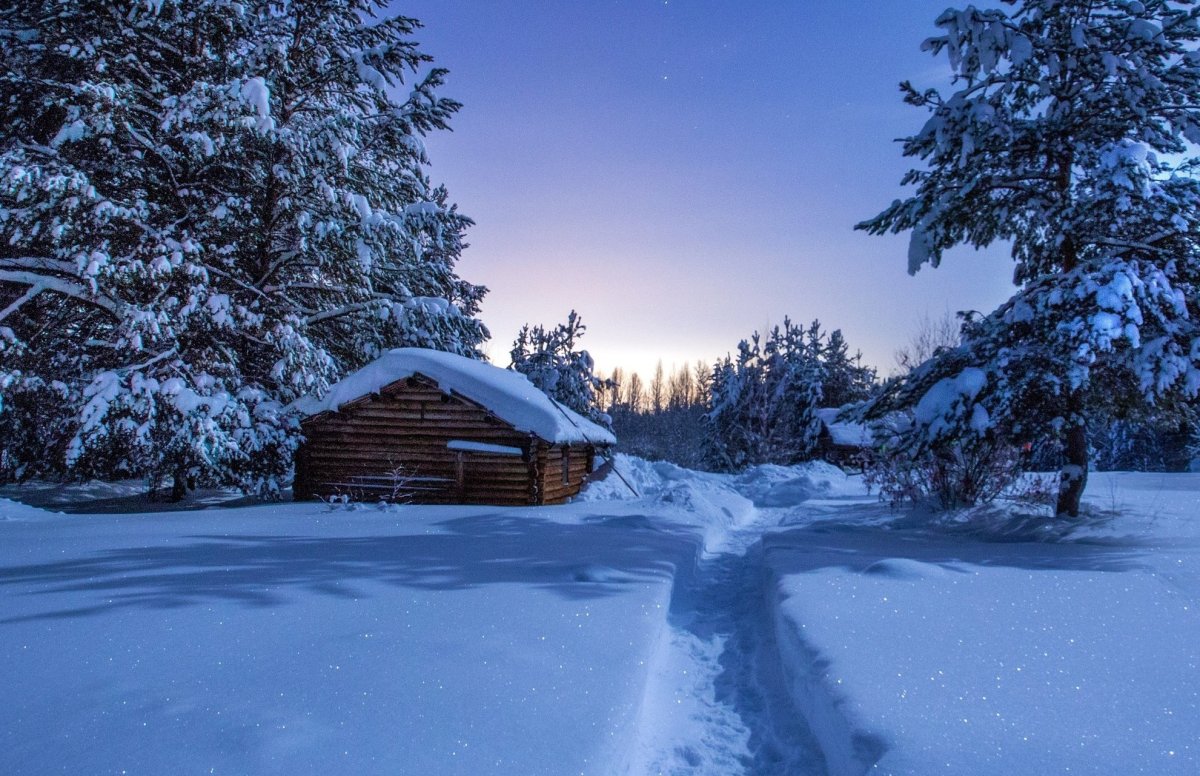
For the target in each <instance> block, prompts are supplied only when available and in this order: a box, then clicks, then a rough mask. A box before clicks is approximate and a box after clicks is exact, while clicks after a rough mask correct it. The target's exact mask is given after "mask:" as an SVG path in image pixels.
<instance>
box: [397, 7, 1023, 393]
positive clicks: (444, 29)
mask: <svg viewBox="0 0 1200 776" xmlns="http://www.w3.org/2000/svg"><path fill="white" fill-rule="evenodd" d="M948 1H949V0H868V1H867V2H858V3H843V2H834V1H833V0H830V1H828V2H824V1H820V2H819V1H818V0H776V1H775V2H769V1H767V0H741V1H734V0H725V1H723V2H717V0H671V1H670V2H663V0H606V1H605V2H601V1H600V0H557V1H554V0H542V1H539V2H535V1H534V0H523V1H521V2H517V1H515V0H514V1H512V2H503V1H502V0H403V1H402V2H398V3H396V4H395V5H394V7H395V8H396V9H397V10H398V11H400V12H401V13H404V14H406V15H409V16H414V17H416V18H418V19H420V20H421V21H422V22H424V24H425V29H424V30H421V31H420V32H419V33H418V35H417V38H418V40H420V41H421V44H422V49H423V50H425V51H426V52H427V53H429V54H431V55H433V57H434V58H435V61H436V63H437V65H439V66H443V67H447V68H449V70H450V76H449V82H448V84H447V86H446V87H445V88H444V89H443V90H442V93H443V94H444V95H446V96H449V97H453V98H455V99H457V100H459V101H460V102H462V103H464V108H463V110H462V111H461V112H460V113H459V115H458V116H457V117H456V119H455V121H454V124H453V126H454V132H453V133H441V134H439V135H437V136H435V137H432V138H430V139H429V142H428V146H429V152H430V156H431V160H432V162H433V166H432V168H431V173H432V176H433V178H434V180H435V181H441V182H444V183H446V185H447V186H448V188H449V190H450V194H451V197H452V198H453V199H454V200H456V201H457V202H458V203H459V205H460V207H461V209H462V211H463V212H464V213H466V214H467V215H469V216H470V217H472V218H473V219H474V220H475V221H476V222H477V223H476V226H475V227H474V228H473V229H471V231H470V232H469V234H468V240H469V242H470V244H471V247H470V248H468V249H467V251H466V252H465V254H464V257H463V260H462V262H461V264H460V265H459V269H460V274H461V275H462V276H463V277H464V278H466V279H468V280H470V281H472V282H475V283H482V284H484V285H487V286H488V287H489V288H491V293H490V294H489V295H488V297H487V300H486V301H485V303H484V308H483V316H482V317H483V320H484V322H485V323H487V324H488V326H489V327H490V328H491V331H492V337H493V338H492V341H491V343H490V346H489V350H490V355H491V357H492V359H493V360H494V361H496V362H497V363H499V364H500V365H502V366H504V365H507V364H508V357H507V353H508V349H509V347H510V345H511V343H512V340H513V338H514V337H515V335H516V332H517V329H519V328H520V326H521V324H522V323H524V322H526V321H528V322H531V323H543V324H547V325H553V324H555V323H558V322H560V321H562V320H564V319H565V318H566V315H567V312H568V311H569V310H570V309H572V308H574V309H576V310H578V311H579V313H580V314H581V315H582V317H583V320H584V322H585V323H586V324H587V326H588V331H587V335H586V337H585V338H584V343H583V344H584V345H585V346H586V347H587V348H588V350H590V351H591V353H592V355H593V356H594V357H595V358H596V361H597V366H598V368H599V369H601V370H603V371H609V370H611V369H612V367H614V366H618V365H619V366H623V367H625V368H626V369H627V370H636V371H639V372H641V373H642V375H643V377H645V376H647V375H648V373H649V372H651V371H652V370H653V367H654V363H655V361H656V360H657V359H658V358H660V357H661V358H662V359H663V361H664V363H665V365H666V367H667V368H668V369H670V367H671V365H672V363H682V362H684V361H689V362H690V361H695V360H696V359H703V360H705V361H708V362H711V361H713V360H715V359H716V358H718V357H719V356H721V355H724V354H725V353H726V352H727V351H730V350H733V349H734V348H735V347H736V344H737V341H738V340H739V339H742V338H744V337H746V336H748V335H749V334H750V333H751V332H752V331H753V330H754V329H760V330H761V329H763V328H764V327H766V326H767V325H768V324H773V323H779V322H781V321H782V320H783V318H784V316H785V315H788V316H791V317H792V318H793V319H796V320H800V321H804V322H808V321H810V320H811V319H812V318H814V317H815V318H820V320H821V322H822V324H823V325H824V326H825V327H826V328H828V329H834V328H840V329H842V331H843V333H844V334H845V335H846V338H847V340H848V341H849V343H850V346H851V348H852V349H854V348H859V349H861V350H862V352H863V354H864V356H865V358H866V360H867V361H868V362H870V363H872V364H875V365H877V366H879V367H880V368H881V372H882V373H883V374H887V373H888V372H889V371H890V370H891V369H892V367H893V365H894V362H893V353H894V351H895V349H896V348H897V347H899V346H901V345H902V344H904V342H906V341H907V339H908V337H909V335H910V334H911V332H912V331H913V330H914V329H915V327H916V322H917V319H918V318H919V317H920V316H921V315H922V314H930V315H933V316H935V317H936V316H939V315H941V314H942V313H943V312H945V311H947V310H951V311H953V310H959V309H980V310H990V309H992V308H993V307H995V306H996V305H997V304H998V303H999V302H1001V301H1003V300H1004V299H1005V298H1007V297H1008V296H1009V294H1010V291H1011V287H1010V286H1009V277H1010V274H1011V268H1010V261H1009V259H1008V258H1007V253H1006V252H1005V250H1004V249H1002V248H1000V249H997V248H993V249H991V250H989V251H987V252H983V253H976V252H974V251H972V250H970V249H965V250H961V249H960V250H959V251H956V252H952V253H950V254H948V255H947V256H946V258H945V261H944V263H943V265H942V266H941V267H939V268H938V269H934V270H931V269H929V268H926V269H924V270H922V271H921V272H920V273H918V274H917V275H916V276H915V277H909V276H908V274H907V272H906V259H905V254H906V249H907V236H901V237H887V238H882V237H870V236H868V235H866V234H863V233H861V232H855V231H853V230H852V227H853V225H854V224H855V223H856V222H858V221H861V220H863V219H865V218H868V217H870V216H873V215H875V214H876V213H877V212H878V211H880V210H881V209H883V208H884V207H885V206H886V205H887V204H888V203H890V202H891V201H892V200H893V199H894V198H896V197H898V196H900V195H901V192H902V189H901V188H900V186H899V180H900V177H901V175H902V174H903V172H904V170H905V169H907V167H908V166H909V165H908V163H907V161H908V160H905V159H903V158H902V157H901V156H900V148H899V144H897V143H894V142H892V141H893V139H894V138H897V137H900V136H901V135H904V134H911V133H913V132H915V131H917V130H918V129H919V128H920V127H921V125H922V124H923V123H924V121H925V114H924V113H923V112H922V111H920V110H918V109H916V108H912V107H910V106H907V105H904V104H903V103H902V102H901V100H900V93H899V90H898V88H897V84H898V83H899V82H900V81H901V80H903V79H905V78H909V79H912V80H913V81H914V83H916V84H917V85H918V86H922V87H925V86H937V87H941V86H944V85H945V84H946V83H947V80H948V76H947V67H946V65H945V63H944V60H935V59H934V58H933V57H931V56H930V55H929V54H926V53H922V52H921V51H920V43H921V41H922V40H924V39H925V38H926V37H928V36H929V35H931V34H933V33H934V31H935V29H934V27H933V19H934V18H935V17H936V16H937V15H938V13H939V12H940V11H941V10H943V9H944V8H945V7H946V6H947V4H948Z"/></svg>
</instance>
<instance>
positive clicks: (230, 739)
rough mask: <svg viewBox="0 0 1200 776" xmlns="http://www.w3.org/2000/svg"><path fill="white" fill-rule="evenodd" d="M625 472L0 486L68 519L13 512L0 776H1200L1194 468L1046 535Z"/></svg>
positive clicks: (845, 482) (805, 482) (816, 475)
mask: <svg viewBox="0 0 1200 776" xmlns="http://www.w3.org/2000/svg"><path fill="white" fill-rule="evenodd" d="M617 466H618V470H619V471H620V472H621V473H622V474H623V475H624V477H625V478H626V480H628V482H629V485H630V486H631V487H632V489H634V490H636V491H637V495H636V496H635V495H634V494H633V493H632V492H631V487H629V486H626V485H625V484H623V483H621V482H620V481H619V480H617V479H615V478H613V477H610V478H609V479H607V480H604V481H602V482H599V483H596V484H594V485H593V486H592V487H591V488H589V490H588V491H586V492H585V494H584V498H582V499H580V500H578V501H577V502H575V503H572V504H569V505H566V506H561V507H542V508H520V509H514V508H509V509H505V508H489V507H425V506H421V507H418V506H403V507H392V508H387V509H379V508H376V507H373V506H363V507H360V508H357V509H330V508H328V507H325V506H324V505H320V504H316V505H314V504H292V503H280V504H274V505H270V504H268V505H260V506H232V507H229V506H226V507H223V508H216V509H214V508H210V509H200V507H202V506H203V505H204V504H205V503H209V502H219V501H220V500H221V498H222V496H221V494H217V493H213V494H207V495H206V496H205V499H206V501H204V502H196V503H193V504H192V506H193V510H192V511H184V512H181V511H173V512H154V513H137V512H132V513H113V514H102V513H101V511H108V512H114V511H118V510H120V509H122V505H124V508H127V509H128V508H131V507H136V506H137V504H138V503H139V502H138V501H137V499H136V497H135V496H134V495H132V490H131V488H132V486H131V485H123V484H115V485H101V484H88V485H80V486H72V487H71V488H67V489H58V490H57V491H56V489H55V488H53V487H50V486H43V487H39V486H29V485H27V486H21V487H7V488H4V489H0V496H3V497H5V498H14V497H19V498H22V499H26V500H29V501H31V502H35V503H41V504H46V505H53V508H61V509H64V510H69V511H73V512H75V514H67V515H64V514H59V513H54V512H50V511H45V510H42V509H36V508H34V507H32V506H26V505H24V504H19V503H16V502H15V501H10V500H0V586H2V588H3V590H2V591H0V596H2V598H0V600H3V602H4V603H3V606H2V608H0V682H3V686H4V688H5V696H6V702H5V704H3V705H2V706H0V734H2V735H3V738H2V739H0V741H2V744H3V745H2V746H0V772H3V773H5V774H32V773H50V772H58V773H63V772H65V773H109V772H113V773H119V772H122V771H125V772H129V773H209V772H212V773H233V774H246V773H255V774H258V773H279V774H295V773H322V774H356V775H358V774H414V775H416V774H421V775H422V776H424V775H425V774H482V773H487V774H569V773H583V774H601V775H606V774H631V775H634V776H640V775H641V774H658V773H671V774H675V773H679V774H711V775H712V776H718V775H722V776H723V775H725V774H739V773H745V774H779V775H782V774H788V776H803V775H804V774H824V773H829V774H863V773H867V772H878V773H888V774H913V775H914V776H917V775H922V776H923V775H925V774H936V773H955V774H961V773H970V774H1013V773H1038V774H1043V773H1071V774H1079V773H1083V774H1089V773H1091V774H1113V773H1120V774H1137V773H1146V774H1165V775H1168V776H1169V775H1170V774H1193V773H1196V772H1198V771H1200V649H1197V646H1196V645H1197V644H1200V616H1198V613H1197V612H1198V610H1197V607H1198V605H1200V520H1198V519H1197V515H1198V514H1200V475H1188V474H1171V475H1160V474H1096V473H1093V474H1092V475H1091V477H1090V479H1089V490H1088V492H1087V495H1086V502H1085V503H1086V506H1087V509H1086V515H1085V517H1083V518H1081V519H1080V520H1079V521H1077V522H1072V523H1064V522H1058V521H1053V520H1047V519H1044V518H1040V517H1035V516H1031V515H1029V514H1026V512H1027V510H1025V511H1023V510H1021V509H1017V508H1015V507H1012V506H1008V505H998V506H994V507H991V508H987V509H981V510H976V511H975V512H974V513H971V514H968V513H950V514H940V515H938V514H932V515H930V514H925V513H909V514H904V513H893V512H890V511H888V510H887V509H886V508H884V507H882V506H881V505H879V504H878V502H877V501H876V499H875V498H874V497H873V496H871V495H868V494H866V493H864V492H863V490H862V486H861V480H860V478H858V477H856V476H847V475H846V474H844V473H843V472H841V471H840V470H838V469H836V468H835V467H831V466H828V465H824V464H810V465H807V466H800V467H771V466H763V467H756V468H754V469H751V470H749V471H747V472H745V473H743V474H741V475H738V476H729V475H713V474H700V473H696V472H690V471H687V470H685V469H681V468H680V467H677V466H674V465H671V464H667V463H651V462H647V461H641V460H638V459H633V458H628V457H626V456H618V458H617ZM224 498H225V499H228V496H225V497H224ZM88 505H94V508H93V509H90V510H89V508H88ZM81 510H82V511H81Z"/></svg>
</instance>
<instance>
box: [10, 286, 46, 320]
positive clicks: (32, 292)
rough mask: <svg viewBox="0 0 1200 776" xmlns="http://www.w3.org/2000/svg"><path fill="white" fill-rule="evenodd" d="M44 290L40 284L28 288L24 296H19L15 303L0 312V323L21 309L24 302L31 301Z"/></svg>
mask: <svg viewBox="0 0 1200 776" xmlns="http://www.w3.org/2000/svg"><path fill="white" fill-rule="evenodd" d="M45 290H46V287H45V286H44V285H41V284H40V283H39V284H38V285H36V286H30V287H29V290H27V291H26V292H25V293H24V294H22V295H21V296H19V297H18V298H17V299H16V301H14V302H13V303H12V304H10V305H9V306H8V307H5V308H4V309H3V310H0V321H3V320H4V319H5V318H7V317H8V316H10V315H12V314H13V313H15V312H16V311H17V310H19V309H21V307H22V306H23V305H24V304H25V303H26V302H28V301H29V300H30V299H33V298H34V297H35V296H37V295H38V294H40V293H42V292H43V291H45Z"/></svg>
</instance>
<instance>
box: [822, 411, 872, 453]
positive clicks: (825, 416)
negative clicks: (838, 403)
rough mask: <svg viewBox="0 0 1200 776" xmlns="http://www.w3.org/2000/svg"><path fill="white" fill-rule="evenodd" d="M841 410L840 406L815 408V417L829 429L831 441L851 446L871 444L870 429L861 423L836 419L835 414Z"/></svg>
mask: <svg viewBox="0 0 1200 776" xmlns="http://www.w3.org/2000/svg"><path fill="white" fill-rule="evenodd" d="M841 411H842V408H841V407H825V408H822V409H819V410H817V417H818V418H820V419H821V422H822V423H824V424H825V428H827V429H829V436H830V437H831V438H832V439H833V443H834V444H835V445H849V446H852V447H866V446H869V445H871V444H872V442H873V441H874V440H873V438H872V435H871V430H870V429H869V428H867V427H866V426H865V425H863V424H862V423H846V422H843V421H838V419H837V416H838V413H839V412H841Z"/></svg>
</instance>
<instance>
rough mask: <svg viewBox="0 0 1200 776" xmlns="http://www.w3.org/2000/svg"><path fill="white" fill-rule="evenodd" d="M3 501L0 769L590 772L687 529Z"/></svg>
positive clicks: (687, 557)
mask: <svg viewBox="0 0 1200 776" xmlns="http://www.w3.org/2000/svg"><path fill="white" fill-rule="evenodd" d="M32 512H33V510H32V509H31V508H29V507H23V506H20V507H16V508H14V507H13V505H12V504H11V502H3V503H0V514H5V515H11V516H13V518H14V519H11V520H8V521H5V522H2V523H0V588H2V590H0V596H2V600H3V602H4V603H3V606H2V608H0V684H2V686H3V687H4V688H5V691H4V694H5V703H4V704H3V705H2V706H0V773H4V774H10V775H13V776H16V775H17V774H43V773H71V774H80V773H97V774H98V773H131V774H133V773H149V774H160V773H178V774H186V773H217V774H220V773H228V774H259V773H263V774H269V773H278V774H374V773H378V774H398V773H399V774H483V773H487V774H555V775H557V774H566V773H588V774H603V773H608V772H610V771H609V768H610V766H611V763H612V762H614V761H615V760H616V759H619V757H620V756H623V755H622V752H623V748H624V747H625V742H626V741H627V740H628V739H629V737H630V735H631V733H630V727H631V725H632V723H633V720H634V718H635V716H636V711H637V708H638V705H639V703H640V700H641V696H642V691H643V687H644V684H645V681H644V679H645V674H646V672H647V661H648V660H649V658H650V652H651V648H652V646H653V645H654V644H655V643H656V641H657V638H658V635H659V632H660V631H661V630H662V628H663V623H664V620H665V609H666V607H667V606H668V604H669V599H670V594H671V583H672V578H673V577H674V575H675V574H674V571H675V567H676V566H677V565H690V564H691V563H692V562H693V559H694V557H695V556H696V553H697V548H698V546H699V539H698V536H697V534H696V533H695V532H693V531H691V530H689V529H687V528H685V527H678V528H675V529H673V530H670V531H668V530H664V529H663V527H662V526H665V525H667V521H666V520H663V519H662V518H661V517H656V518H655V519H654V520H651V518H649V517H647V516H645V515H642V514H640V513H639V512H638V510H637V509H633V510H629V509H609V510H606V511H605V512H603V513H598V512H596V511H595V510H592V509H588V508H571V509H567V510H557V511H556V510H552V509H530V510H520V509H487V508H476V507H472V508H445V507H404V508H400V509H396V510H392V511H377V510H374V509H369V510H363V511H353V512H350V511H332V512H331V511H326V510H325V508H324V507H323V506H320V505H295V504H280V505H276V506H264V507H255V508H239V509H230V510H210V511H203V512H193V513H188V514H181V513H160V514H142V515H87V516H61V515H50V514H48V513H42V514H43V516H42V517H41V518H40V519H38V518H35V517H34V516H33V515H32V514H31V513H32Z"/></svg>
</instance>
